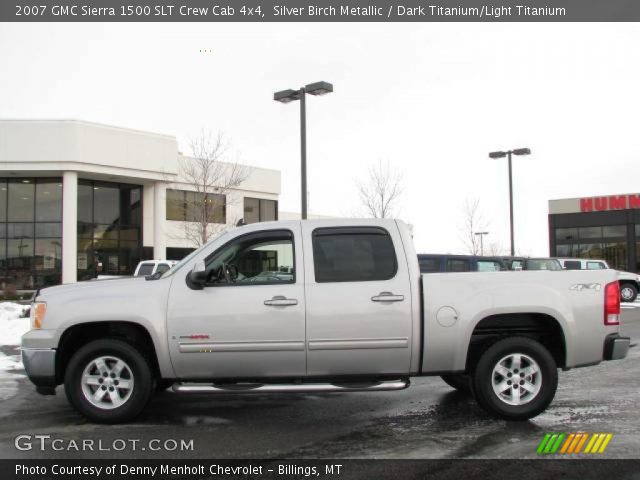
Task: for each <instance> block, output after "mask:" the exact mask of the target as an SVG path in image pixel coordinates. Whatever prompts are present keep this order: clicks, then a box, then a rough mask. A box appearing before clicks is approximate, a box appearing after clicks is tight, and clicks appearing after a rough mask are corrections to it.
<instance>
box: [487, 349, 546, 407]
mask: <svg viewBox="0 0 640 480" xmlns="http://www.w3.org/2000/svg"><path fill="white" fill-rule="evenodd" d="M491 382H492V386H493V392H494V393H495V394H496V396H497V397H498V398H499V399H500V400H502V401H503V402H504V403H506V404H508V405H524V404H526V403H529V402H530V401H531V400H533V399H534V398H535V397H536V395H538V393H539V392H540V388H541V387H542V372H541V370H540V365H538V363H537V362H536V361H535V360H534V359H533V358H531V357H530V356H528V355H524V354H522V353H512V354H510V355H507V356H506V357H503V358H502V359H501V360H500V361H499V362H498V363H497V364H496V365H495V367H493V373H492V375H491Z"/></svg>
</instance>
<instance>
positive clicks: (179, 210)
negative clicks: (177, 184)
mask: <svg viewBox="0 0 640 480" xmlns="http://www.w3.org/2000/svg"><path fill="white" fill-rule="evenodd" d="M205 201H206V203H205ZM226 202H227V199H226V196H225V195H221V194H218V193H207V195H206V197H205V196H203V195H202V194H201V193H198V192H190V191H185V190H172V189H168V190H167V220H173V221H179V222H181V221H182V222H184V221H187V222H200V221H202V219H203V218H205V217H206V218H208V221H209V223H223V224H224V223H227V213H226V210H227V205H226Z"/></svg>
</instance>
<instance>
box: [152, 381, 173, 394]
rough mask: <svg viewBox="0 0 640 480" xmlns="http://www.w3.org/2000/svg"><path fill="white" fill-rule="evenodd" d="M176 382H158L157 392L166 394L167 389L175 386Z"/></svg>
mask: <svg viewBox="0 0 640 480" xmlns="http://www.w3.org/2000/svg"><path fill="white" fill-rule="evenodd" d="M174 383H175V382H174V381H173V380H163V379H161V378H160V379H158V380H157V381H156V385H155V390H156V392H157V393H160V392H164V391H165V390H166V389H167V388H169V387H170V386H171V385H173V384H174Z"/></svg>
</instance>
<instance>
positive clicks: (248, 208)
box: [243, 197, 278, 223]
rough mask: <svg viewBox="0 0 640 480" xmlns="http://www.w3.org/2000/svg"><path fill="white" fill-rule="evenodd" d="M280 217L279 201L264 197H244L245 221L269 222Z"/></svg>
mask: <svg viewBox="0 0 640 480" xmlns="http://www.w3.org/2000/svg"><path fill="white" fill-rule="evenodd" d="M277 219H278V202H277V201H276V200H267V199H264V198H251V197H244V218H243V220H244V223H257V222H268V221H272V220H277Z"/></svg>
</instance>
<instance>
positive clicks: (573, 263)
mask: <svg viewBox="0 0 640 480" xmlns="http://www.w3.org/2000/svg"><path fill="white" fill-rule="evenodd" d="M564 268H566V269H567V270H582V262H580V260H565V261H564Z"/></svg>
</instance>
